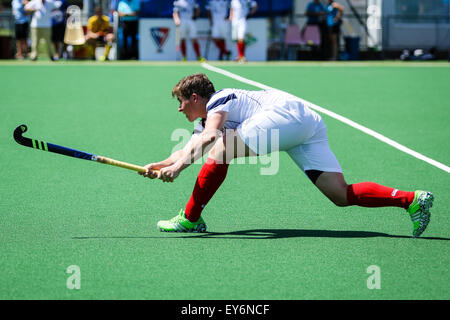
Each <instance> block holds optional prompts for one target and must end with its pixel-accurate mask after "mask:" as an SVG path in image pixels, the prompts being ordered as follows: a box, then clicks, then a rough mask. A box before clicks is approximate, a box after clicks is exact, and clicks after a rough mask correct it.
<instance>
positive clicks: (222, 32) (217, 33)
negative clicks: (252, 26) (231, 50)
mask: <svg viewBox="0 0 450 320" xmlns="http://www.w3.org/2000/svg"><path fill="white" fill-rule="evenodd" d="M228 30H229V24H228V23H227V21H226V20H222V21H214V22H213V25H212V28H211V37H212V38H213V39H225V38H227V35H228V32H229V31H228Z"/></svg>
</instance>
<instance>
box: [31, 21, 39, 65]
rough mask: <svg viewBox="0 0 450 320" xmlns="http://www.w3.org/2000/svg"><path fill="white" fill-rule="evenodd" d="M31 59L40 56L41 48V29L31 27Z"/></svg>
mask: <svg viewBox="0 0 450 320" xmlns="http://www.w3.org/2000/svg"><path fill="white" fill-rule="evenodd" d="M30 33H31V54H30V58H31V60H33V61H35V60H37V57H38V52H39V51H38V50H39V31H38V28H31V32H30Z"/></svg>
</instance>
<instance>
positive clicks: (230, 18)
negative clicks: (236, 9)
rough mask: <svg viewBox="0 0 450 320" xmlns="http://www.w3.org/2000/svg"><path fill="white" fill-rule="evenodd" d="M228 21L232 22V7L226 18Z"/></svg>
mask: <svg viewBox="0 0 450 320" xmlns="http://www.w3.org/2000/svg"><path fill="white" fill-rule="evenodd" d="M228 20H230V21H231V20H233V7H231V8H230V14H229V16H228Z"/></svg>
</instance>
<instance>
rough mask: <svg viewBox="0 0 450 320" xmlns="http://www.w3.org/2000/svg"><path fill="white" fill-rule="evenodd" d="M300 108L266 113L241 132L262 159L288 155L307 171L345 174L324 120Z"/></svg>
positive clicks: (244, 125)
mask: <svg viewBox="0 0 450 320" xmlns="http://www.w3.org/2000/svg"><path fill="white" fill-rule="evenodd" d="M298 106H299V102H296V101H291V102H289V103H288V104H287V105H286V106H277V107H274V108H268V109H263V110H262V111H260V112H258V113H257V114H255V115H253V116H251V117H250V118H248V119H246V120H245V121H244V122H242V123H241V124H240V125H239V126H238V127H237V131H238V133H239V135H240V137H241V139H242V140H243V141H244V142H245V144H246V145H247V146H248V147H249V148H250V149H251V150H252V151H253V152H255V153H256V154H258V155H264V154H267V153H271V152H276V151H286V152H287V153H288V154H289V156H290V157H291V158H292V160H294V162H295V163H296V164H297V165H298V166H299V167H300V168H301V169H302V170H303V171H306V170H320V171H324V172H342V169H341V166H340V165H339V162H338V160H337V159H336V156H335V155H334V153H333V152H332V151H331V149H330V147H329V145H328V137H327V127H326V126H325V123H324V122H323V120H322V118H321V117H320V116H319V115H318V114H317V113H316V112H314V111H312V110H310V109H308V108H305V109H303V108H302V107H303V106H302V105H301V106H302V107H300V108H299V107H298Z"/></svg>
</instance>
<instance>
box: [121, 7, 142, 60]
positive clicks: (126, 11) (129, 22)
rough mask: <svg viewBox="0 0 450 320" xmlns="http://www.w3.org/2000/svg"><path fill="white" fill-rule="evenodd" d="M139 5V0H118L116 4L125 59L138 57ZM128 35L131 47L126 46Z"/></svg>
mask: <svg viewBox="0 0 450 320" xmlns="http://www.w3.org/2000/svg"><path fill="white" fill-rule="evenodd" d="M140 5H141V3H140V1H139V0H120V1H119V4H118V6H117V12H118V14H119V17H120V26H121V27H122V32H123V50H124V55H123V57H124V58H125V59H138V43H137V33H138V25H139V9H140ZM129 37H131V48H129V46H128V38H129Z"/></svg>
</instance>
